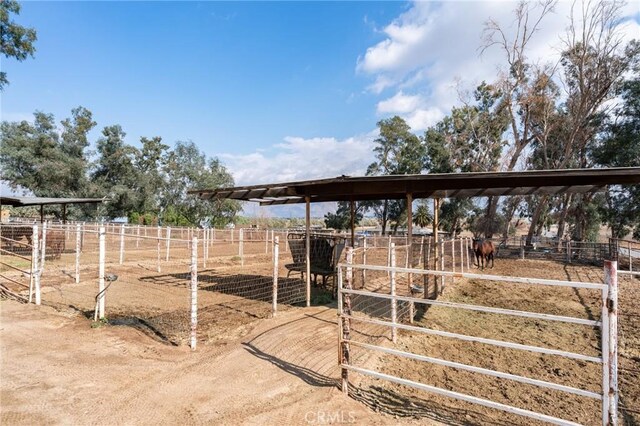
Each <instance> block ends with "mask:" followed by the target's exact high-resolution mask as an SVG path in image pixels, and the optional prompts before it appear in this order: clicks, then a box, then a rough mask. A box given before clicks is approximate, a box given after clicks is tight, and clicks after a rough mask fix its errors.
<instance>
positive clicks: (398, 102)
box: [377, 90, 424, 114]
mask: <svg viewBox="0 0 640 426" xmlns="http://www.w3.org/2000/svg"><path fill="white" fill-rule="evenodd" d="M423 102H424V101H423V100H422V97H421V96H420V95H405V94H404V93H402V90H401V91H399V92H398V93H396V94H395V95H394V96H393V97H391V98H389V99H385V100H384V101H380V102H378V108H377V109H378V114H384V113H388V114H403V113H407V112H411V111H414V110H415V109H416V108H418V107H419V106H420V105H422V104H423Z"/></svg>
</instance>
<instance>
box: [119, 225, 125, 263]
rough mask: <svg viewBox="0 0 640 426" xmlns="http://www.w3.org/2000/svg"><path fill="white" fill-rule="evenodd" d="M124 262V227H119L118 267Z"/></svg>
mask: <svg viewBox="0 0 640 426" xmlns="http://www.w3.org/2000/svg"><path fill="white" fill-rule="evenodd" d="M123 261H124V225H120V265H122V262H123Z"/></svg>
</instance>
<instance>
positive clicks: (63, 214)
mask: <svg viewBox="0 0 640 426" xmlns="http://www.w3.org/2000/svg"><path fill="white" fill-rule="evenodd" d="M62 224H63V225H66V224H67V205H66V204H62Z"/></svg>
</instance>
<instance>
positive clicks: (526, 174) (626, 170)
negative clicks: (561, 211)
mask: <svg viewBox="0 0 640 426" xmlns="http://www.w3.org/2000/svg"><path fill="white" fill-rule="evenodd" d="M636 174H637V176H638V177H637V179H635V180H634V183H635V182H637V183H640V167H615V168H590V169H556V170H524V171H498V172H470V173H431V174H412V175H381V176H356V177H351V176H345V175H343V176H338V177H336V178H323V179H313V180H305V181H294V182H285V183H274V184H262V185H251V186H239V187H231V188H218V189H200V190H190V191H188V192H187V193H188V194H196V195H198V196H200V197H202V196H203V195H205V194H207V195H209V196H210V197H209V198H212V197H214V196H215V194H218V193H229V192H236V191H246V190H253V189H265V190H266V189H273V188H282V189H288V190H289V191H290V192H291V191H293V192H296V193H295V194H294V193H291V194H290V195H297V196H301V195H302V194H301V193H300V192H298V191H301V190H303V189H304V188H308V187H313V186H318V185H327V184H332V183H336V184H337V183H359V182H372V183H375V182H392V181H404V182H412V181H436V182H437V181H439V180H461V179H462V180H464V179H474V180H476V179H496V178H497V179H505V178H524V179H530V178H541V179H542V178H547V179H548V178H554V177H557V178H560V177H585V178H586V177H597V176H602V177H603V178H609V179H610V178H615V177H617V176H634V175H636ZM603 184H604V183H602V182H599V183H598V184H596V185H603ZM612 184H615V182H613V183H612ZM532 186H533V185H532ZM543 186H548V185H543Z"/></svg>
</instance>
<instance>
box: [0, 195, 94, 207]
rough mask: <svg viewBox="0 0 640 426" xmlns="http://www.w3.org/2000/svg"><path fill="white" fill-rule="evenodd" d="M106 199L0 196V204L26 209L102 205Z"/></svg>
mask: <svg viewBox="0 0 640 426" xmlns="http://www.w3.org/2000/svg"><path fill="white" fill-rule="evenodd" d="M104 201H105V199H104V198H51V197H5V196H0V204H2V205H3V206H13V207H25V206H42V205H49V204H87V203H96V204H97V203H102V202H104Z"/></svg>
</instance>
